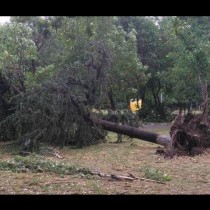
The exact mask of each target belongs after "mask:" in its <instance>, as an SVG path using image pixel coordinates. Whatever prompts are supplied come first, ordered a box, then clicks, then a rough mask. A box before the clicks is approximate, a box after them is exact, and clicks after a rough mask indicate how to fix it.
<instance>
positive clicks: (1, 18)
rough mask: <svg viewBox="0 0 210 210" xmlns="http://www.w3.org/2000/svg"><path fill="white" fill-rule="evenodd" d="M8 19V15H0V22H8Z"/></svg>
mask: <svg viewBox="0 0 210 210" xmlns="http://www.w3.org/2000/svg"><path fill="white" fill-rule="evenodd" d="M9 19H10V16H0V23H5V22H8V21H9Z"/></svg>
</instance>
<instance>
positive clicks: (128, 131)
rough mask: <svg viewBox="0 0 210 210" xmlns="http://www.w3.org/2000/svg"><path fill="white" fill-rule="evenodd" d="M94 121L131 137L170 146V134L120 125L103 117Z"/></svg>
mask: <svg viewBox="0 0 210 210" xmlns="http://www.w3.org/2000/svg"><path fill="white" fill-rule="evenodd" d="M94 122H95V123H96V124H97V125H100V126H101V127H102V128H103V129H105V130H107V131H112V132H115V133H118V134H124V135H127V136H129V137H131V138H137V139H140V140H143V141H147V142H151V143H155V144H159V145H163V146H168V145H169V143H170V141H171V139H170V137H168V136H164V135H160V134H157V133H153V132H149V131H144V130H142V129H140V128H133V127H131V126H127V125H119V124H117V123H112V122H109V121H106V120H102V119H94Z"/></svg>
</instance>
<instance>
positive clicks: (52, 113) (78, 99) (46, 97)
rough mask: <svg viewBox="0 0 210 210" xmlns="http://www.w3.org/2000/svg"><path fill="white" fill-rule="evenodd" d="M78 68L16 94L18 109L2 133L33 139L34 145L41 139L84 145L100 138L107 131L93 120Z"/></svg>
mask: <svg viewBox="0 0 210 210" xmlns="http://www.w3.org/2000/svg"><path fill="white" fill-rule="evenodd" d="M77 72H78V69H69V70H65V71H60V72H59V73H58V74H57V75H56V76H55V77H54V79H52V80H48V81H45V82H44V83H43V84H42V85H41V86H34V87H33V88H31V89H30V90H28V91H27V92H26V93H25V94H19V95H17V96H15V97H13V99H12V103H13V104H15V111H14V113H13V114H11V115H10V116H8V118H7V119H5V120H4V121H2V122H1V124H0V126H1V128H2V136H4V138H9V139H11V140H12V138H13V140H18V141H21V142H25V141H26V140H28V139H30V140H31V141H32V142H33V144H34V145H36V144H37V143H38V142H40V141H41V142H49V143H51V144H57V145H61V146H63V145H69V144H71V145H74V146H78V147H82V146H87V145H90V144H94V143H98V142H100V141H101V140H102V139H103V138H104V136H105V134H106V132H103V131H101V129H100V128H99V127H97V126H95V125H94V124H93V122H92V121H91V120H90V110H89V108H88V106H86V105H85V103H86V96H85V94H86V89H85V88H84V87H83V86H84V84H83V83H82V82H81V81H79V80H76V79H75V78H74V77H72V76H71V75H73V74H76V73H77ZM62 74H64V75H63V76H64V77H61V75H62ZM11 128H13V129H14V136H11V132H12V130H11ZM8 134H9V135H8Z"/></svg>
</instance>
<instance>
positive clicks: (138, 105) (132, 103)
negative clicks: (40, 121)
mask: <svg viewBox="0 0 210 210" xmlns="http://www.w3.org/2000/svg"><path fill="white" fill-rule="evenodd" d="M141 106H142V100H141V99H139V100H138V102H137V100H136V99H135V100H134V99H131V100H130V109H131V111H132V112H137V111H138V110H139V109H141Z"/></svg>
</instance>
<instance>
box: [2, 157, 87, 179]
mask: <svg viewBox="0 0 210 210" xmlns="http://www.w3.org/2000/svg"><path fill="white" fill-rule="evenodd" d="M0 170H3V171H12V172H27V171H31V172H34V173H39V172H51V173H55V174H65V175H70V174H76V173H82V174H85V175H86V174H91V172H90V170H89V169H87V168H79V167H76V166H75V165H66V164H64V163H59V162H53V161H49V160H45V159H43V158H42V157H40V156H34V155H31V156H28V157H21V156H15V158H14V160H12V161H8V160H6V161H1V162H0Z"/></svg>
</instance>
